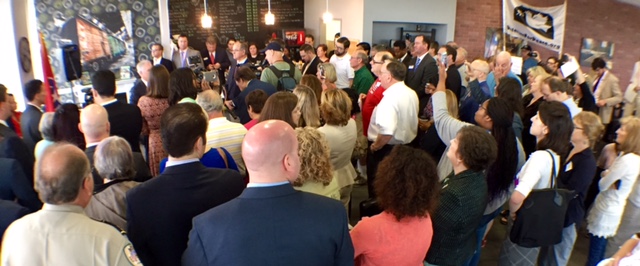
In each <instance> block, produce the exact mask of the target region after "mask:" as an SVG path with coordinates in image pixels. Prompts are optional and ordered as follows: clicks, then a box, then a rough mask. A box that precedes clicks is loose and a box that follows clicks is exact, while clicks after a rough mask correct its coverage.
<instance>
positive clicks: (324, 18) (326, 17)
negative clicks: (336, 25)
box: [322, 0, 333, 24]
mask: <svg viewBox="0 0 640 266" xmlns="http://www.w3.org/2000/svg"><path fill="white" fill-rule="evenodd" d="M326 3H327V10H326V11H325V12H324V14H322V21H323V22H324V24H327V23H330V22H331V21H333V15H331V13H329V0H326Z"/></svg>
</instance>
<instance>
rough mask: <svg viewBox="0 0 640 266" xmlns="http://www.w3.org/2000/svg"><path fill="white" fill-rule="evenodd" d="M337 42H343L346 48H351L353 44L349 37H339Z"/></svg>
mask: <svg viewBox="0 0 640 266" xmlns="http://www.w3.org/2000/svg"><path fill="white" fill-rule="evenodd" d="M336 42H338V43H341V44H343V45H344V49H345V50H347V49H349V46H350V45H351V42H350V41H349V38H347V37H340V38H338V40H336Z"/></svg>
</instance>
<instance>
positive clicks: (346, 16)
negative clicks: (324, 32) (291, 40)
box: [304, 0, 370, 44]
mask: <svg viewBox="0 0 640 266" xmlns="http://www.w3.org/2000/svg"><path fill="white" fill-rule="evenodd" d="M366 1H367V2H368V1H370V0H366ZM364 5H365V0H329V12H330V13H331V14H333V19H335V20H340V21H342V31H341V32H340V34H341V35H342V36H345V37H348V38H349V39H355V40H363V34H362V33H363V32H362V29H363V22H364ZM325 11H326V2H325V0H304V28H305V29H306V30H307V31H308V33H311V34H313V35H314V36H320V29H321V25H322V14H324V12H325ZM320 43H325V41H324V40H316V44H320Z"/></svg>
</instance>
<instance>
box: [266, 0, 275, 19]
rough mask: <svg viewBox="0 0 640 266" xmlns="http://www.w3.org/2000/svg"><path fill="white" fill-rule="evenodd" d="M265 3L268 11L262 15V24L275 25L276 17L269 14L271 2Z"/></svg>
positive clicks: (269, 0) (268, 0)
mask: <svg viewBox="0 0 640 266" xmlns="http://www.w3.org/2000/svg"><path fill="white" fill-rule="evenodd" d="M267 3H268V4H269V11H268V12H267V14H266V15H264V24H266V25H273V24H275V23H276V16H274V15H273V13H271V0H267Z"/></svg>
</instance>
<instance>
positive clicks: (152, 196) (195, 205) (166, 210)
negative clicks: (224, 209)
mask: <svg viewBox="0 0 640 266" xmlns="http://www.w3.org/2000/svg"><path fill="white" fill-rule="evenodd" d="M243 189H244V181H243V179H242V176H240V173H238V172H237V171H233V170H228V169H216V168H206V167H205V166H204V165H202V163H200V162H193V163H186V164H182V165H176V166H170V167H167V168H166V169H165V171H164V172H163V173H162V174H160V175H158V176H157V177H155V178H153V179H151V180H149V181H147V182H144V183H142V184H140V185H138V186H137V187H135V188H133V189H131V190H129V192H127V234H128V237H129V239H130V240H131V243H133V246H134V247H135V249H136V252H137V253H138V256H139V258H140V260H141V261H142V263H143V264H144V265H171V266H174V265H180V257H181V256H182V253H183V251H184V250H185V249H186V248H187V240H188V239H187V238H188V235H189V230H191V220H192V219H193V217H195V216H196V215H198V214H201V213H203V212H204V211H206V210H208V209H210V208H213V207H215V206H218V205H220V204H222V203H224V202H227V201H229V200H231V199H233V198H235V197H237V196H238V195H240V193H241V192H242V190H243ZM342 212H343V213H344V209H343V210H342ZM345 221H346V220H345ZM246 248H247V247H245V249H246ZM352 257H353V254H352Z"/></svg>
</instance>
